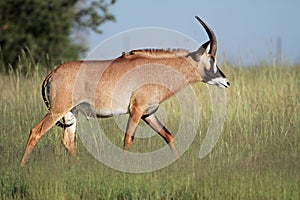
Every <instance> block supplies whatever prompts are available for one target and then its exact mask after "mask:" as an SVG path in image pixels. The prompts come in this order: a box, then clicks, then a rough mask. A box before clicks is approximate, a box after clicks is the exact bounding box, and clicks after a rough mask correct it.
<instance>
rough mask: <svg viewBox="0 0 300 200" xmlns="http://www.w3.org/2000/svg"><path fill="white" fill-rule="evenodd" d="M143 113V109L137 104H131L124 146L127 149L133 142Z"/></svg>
mask: <svg viewBox="0 0 300 200" xmlns="http://www.w3.org/2000/svg"><path fill="white" fill-rule="evenodd" d="M142 115H143V109H141V108H139V107H137V106H136V105H135V104H132V105H131V106H130V116H129V119H128V123H127V128H126V134H125V137H124V146H123V148H124V150H125V151H128V150H129V148H130V147H131V145H132V143H133V140H134V134H135V130H136V127H137V125H138V124H139V122H140V120H141V117H142Z"/></svg>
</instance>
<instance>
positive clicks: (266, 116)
mask: <svg viewBox="0 0 300 200" xmlns="http://www.w3.org/2000/svg"><path fill="white" fill-rule="evenodd" d="M224 72H225V74H226V75H227V76H228V79H229V80H230V82H231V87H230V88H228V89H227V90H226V95H227V105H228V108H227V116H226V121H225V125H224V129H223V133H222V135H221V137H220V139H219V141H218V143H217V144H216V146H215V147H214V148H213V151H212V152H211V153H210V154H209V155H208V156H207V157H205V158H204V159H199V150H200V146H201V144H202V141H203V138H204V136H205V133H206V129H207V124H208V123H209V120H210V113H211V112H210V103H209V97H208V91H207V89H206V86H205V85H204V84H202V83H198V84H196V85H194V86H193V87H194V89H195V91H196V94H197V96H199V104H200V106H201V122H200V129H199V133H201V134H197V136H196V138H195V140H194V142H193V143H192V145H191V146H190V148H189V149H188V150H187V152H185V153H184V154H183V157H182V161H181V162H175V163H173V164H172V165H170V166H168V167H166V168H164V169H161V170H158V171H154V172H151V173H144V174H130V173H124V172H119V171H116V170H114V169H111V168H109V167H107V166H105V165H103V164H101V163H100V162H98V161H97V160H95V159H94V158H93V157H92V156H91V155H90V154H89V153H88V152H87V151H86V149H85V148H84V146H83V145H82V143H81V141H80V140H77V147H78V154H79V156H80V158H81V160H80V162H78V163H77V162H75V161H73V160H72V158H70V157H69V155H68V154H67V153H66V152H65V149H64V147H63V146H62V144H61V137H62V130H61V129H60V128H58V127H55V128H52V129H51V130H50V131H49V132H48V133H47V134H46V135H45V136H44V137H43V138H42V139H41V140H40V141H39V143H38V144H37V146H36V147H35V148H34V150H33V153H32V154H31V156H30V160H29V162H28V164H27V165H26V166H25V167H24V168H20V167H19V162H20V159H21V156H22V153H23V150H24V148H25V145H26V142H27V138H28V134H29V131H30V129H31V128H32V127H33V126H34V125H35V124H36V123H37V122H38V121H39V120H40V119H41V118H42V117H43V116H44V114H45V113H46V111H47V110H46V107H45V105H44V103H43V100H42V98H41V94H40V86H41V82H42V80H43V77H44V76H45V75H46V74H43V75H41V74H40V73H36V74H35V75H33V77H24V76H23V75H16V74H10V75H0V89H1V93H0V111H1V112H0V160H1V162H0V199H300V103H299V100H300V93H299V85H300V67H299V66H298V67H296V66H295V67H278V68H274V67H263V66H262V67H256V68H235V67H231V66H227V67H225V68H224ZM163 106H164V108H165V109H166V110H167V112H168V113H170V114H168V119H167V122H166V123H167V127H168V128H169V129H170V130H172V131H176V129H177V128H178V126H177V125H176V123H174V122H176V120H178V118H179V112H178V111H176V107H177V106H176V102H175V103H174V99H170V100H168V101H166V102H165V103H164V105H163ZM101 124H102V125H103V126H104V127H105V129H106V130H107V131H108V132H110V133H111V134H110V135H109V138H111V139H112V140H113V139H114V138H115V143H116V144H118V145H120V146H121V145H122V142H121V138H122V134H121V132H120V130H117V128H116V126H115V125H114V123H113V121H112V120H109V119H104V120H102V121H101ZM187 131H189V130H187ZM114 136H115V137H114ZM152 140H153V141H152V143H155V144H157V145H158V147H159V146H160V145H163V144H164V142H163V140H162V139H161V138H160V137H159V136H155V137H153V139H152ZM148 143H149V141H147V139H136V140H135V143H134V145H133V150H132V151H137V150H140V151H143V150H142V149H143V147H144V146H146V148H148V147H147V144H148Z"/></svg>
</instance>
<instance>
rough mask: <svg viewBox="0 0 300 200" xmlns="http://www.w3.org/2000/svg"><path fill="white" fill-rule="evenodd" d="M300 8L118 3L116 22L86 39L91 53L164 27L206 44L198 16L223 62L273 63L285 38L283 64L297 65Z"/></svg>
mask: <svg viewBox="0 0 300 200" xmlns="http://www.w3.org/2000/svg"><path fill="white" fill-rule="evenodd" d="M299 8H300V1H299V0H273V1H272V0H251V1H242V0H240V1H238V0H227V1H224V0H214V1H202V0H186V1H183V0H181V1H178V0H161V1H158V0H152V1H146V0H126V1H125V0H118V1H117V2H116V4H115V5H114V6H113V7H111V13H112V14H114V15H115V17H116V19H117V21H116V22H113V23H111V22H108V23H105V24H104V25H102V26H101V29H102V30H103V34H101V35H97V34H93V33H92V34H88V35H87V37H86V42H87V44H88V47H89V48H90V49H93V48H94V47H96V45H97V44H99V43H101V42H103V41H104V40H105V39H107V38H109V37H111V36H113V35H115V34H118V33H120V32H123V31H126V30H129V29H134V28H142V27H162V28H168V29H173V30H176V31H179V32H182V33H183V34H185V35H187V36H189V37H191V38H193V39H194V40H196V41H198V42H199V43H203V42H205V41H207V36H206V34H205V32H204V30H203V29H202V28H201V27H200V25H199V24H198V22H196V20H195V19H194V16H195V15H198V16H200V17H201V18H203V19H204V20H205V21H206V22H207V23H208V24H209V25H210V26H211V27H212V28H213V30H214V31H215V33H216V35H217V38H218V42H219V43H218V44H219V46H218V56H219V57H220V58H221V60H222V59H224V58H226V59H229V60H230V61H232V62H235V63H238V64H239V63H241V64H248V63H258V62H260V61H268V62H272V59H273V56H275V55H276V43H277V40H278V38H281V42H282V45H281V46H282V54H283V61H286V60H287V61H289V62H290V63H294V62H300V47H299V45H300V11H299ZM146 39H147V38H145V40H146ZM141 48H142V47H141ZM121 51H122V49H120V52H121Z"/></svg>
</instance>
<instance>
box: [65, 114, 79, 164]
mask: <svg viewBox="0 0 300 200" xmlns="http://www.w3.org/2000/svg"><path fill="white" fill-rule="evenodd" d="M63 121H64V135H63V139H62V143H63V145H64V146H65V148H66V150H67V151H68V152H69V153H70V155H71V156H73V157H74V158H75V159H78V156H77V153H76V146H75V131H76V118H75V116H74V114H73V113H72V112H68V113H67V114H66V115H65V116H64V117H63Z"/></svg>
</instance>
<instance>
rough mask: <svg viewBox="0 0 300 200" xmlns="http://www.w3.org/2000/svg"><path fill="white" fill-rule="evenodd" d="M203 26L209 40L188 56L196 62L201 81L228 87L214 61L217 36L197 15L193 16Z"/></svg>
mask: <svg viewBox="0 0 300 200" xmlns="http://www.w3.org/2000/svg"><path fill="white" fill-rule="evenodd" d="M195 18H196V19H197V20H198V21H199V22H200V24H201V25H202V26H203V27H204V29H205V31H206V32H207V34H208V37H209V41H207V42H206V43H204V44H203V45H201V46H200V48H199V49H198V50H197V51H195V52H192V53H191V54H190V56H191V57H192V58H193V60H194V61H196V62H197V63H198V68H199V69H200V70H201V72H200V74H201V76H202V81H203V82H204V83H207V84H210V85H217V86H218V87H220V88H227V87H229V85H230V84H229V82H228V81H227V79H226V77H225V75H224V73H223V72H222V71H221V70H220V69H219V67H218V65H217V61H216V53H217V38H216V35H215V33H214V32H213V30H212V29H211V28H210V27H209V26H208V25H207V24H206V23H205V22H204V21H202V20H201V19H200V18H199V17H198V16H196V17H195Z"/></svg>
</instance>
